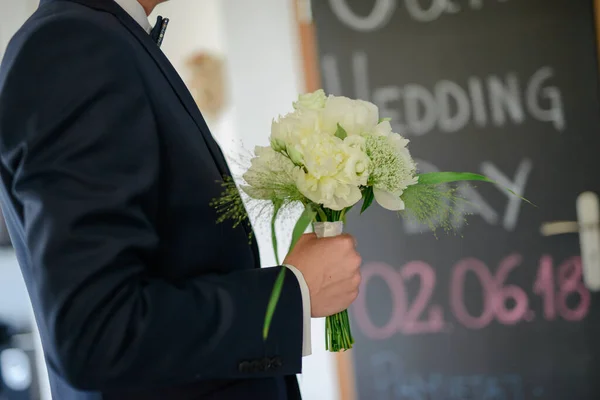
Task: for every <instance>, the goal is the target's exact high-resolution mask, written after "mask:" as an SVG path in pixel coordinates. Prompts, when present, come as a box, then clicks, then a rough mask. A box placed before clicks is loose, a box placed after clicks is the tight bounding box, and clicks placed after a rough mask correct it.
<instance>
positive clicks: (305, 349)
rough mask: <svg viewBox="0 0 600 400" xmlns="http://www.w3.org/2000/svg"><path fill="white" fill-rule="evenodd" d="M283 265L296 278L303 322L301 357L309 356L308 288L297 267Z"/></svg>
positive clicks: (310, 350) (310, 346)
mask: <svg viewBox="0 0 600 400" xmlns="http://www.w3.org/2000/svg"><path fill="white" fill-rule="evenodd" d="M284 267H287V268H289V269H290V270H291V271H292V272H293V273H294V275H296V278H297V279H298V284H299V285H300V293H301V294H302V315H303V320H304V323H303V324H302V325H303V329H302V357H306V356H310V355H311V354H312V345H311V342H310V318H311V315H310V292H309V290H308V285H307V284H306V281H305V280H304V275H302V272H300V271H299V270H298V269H297V268H295V267H293V266H291V265H284Z"/></svg>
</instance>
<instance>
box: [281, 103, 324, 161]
mask: <svg viewBox="0 0 600 400" xmlns="http://www.w3.org/2000/svg"><path fill="white" fill-rule="evenodd" d="M320 131H321V120H320V113H319V112H318V111H315V110H310V109H306V110H302V111H296V112H293V113H290V114H287V115H286V116H284V117H280V118H279V119H278V120H276V121H275V120H274V121H273V122H272V123H271V138H270V140H271V147H272V148H273V150H275V151H287V147H288V146H290V145H297V144H299V143H301V142H302V141H303V140H304V139H305V138H306V137H307V136H310V135H313V134H315V133H317V132H320ZM296 150H299V149H296Z"/></svg>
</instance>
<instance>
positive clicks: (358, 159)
mask: <svg viewBox="0 0 600 400" xmlns="http://www.w3.org/2000/svg"><path fill="white" fill-rule="evenodd" d="M347 155H348V158H347V160H346V162H345V163H344V174H343V175H342V176H341V177H340V179H341V180H343V181H345V182H347V183H349V184H353V185H354V186H364V185H366V184H367V181H368V179H369V161H370V160H369V157H368V156H367V154H366V153H363V152H361V151H358V150H355V151H351V152H349V153H347Z"/></svg>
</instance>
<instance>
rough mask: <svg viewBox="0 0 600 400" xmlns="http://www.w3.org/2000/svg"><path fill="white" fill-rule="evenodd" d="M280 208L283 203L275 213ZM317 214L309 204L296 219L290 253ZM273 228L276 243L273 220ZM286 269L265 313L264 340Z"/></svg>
mask: <svg viewBox="0 0 600 400" xmlns="http://www.w3.org/2000/svg"><path fill="white" fill-rule="evenodd" d="M280 208H281V205H280V206H279V207H276V211H275V215H276V214H277V212H278V211H279V209H280ZM316 214H317V213H316V211H315V210H314V209H313V208H312V207H311V206H310V205H307V206H306V207H305V208H304V212H303V213H302V215H301V216H300V218H298V221H296V225H295V226H294V230H293V233H292V242H291V243H290V249H289V251H288V253H289V252H290V251H292V249H293V248H294V246H295V245H296V243H298V240H299V239H300V237H301V236H302V235H303V234H304V232H306V229H307V228H308V227H309V226H310V224H311V222H312V221H313V220H314V219H315V215H316ZM273 221H275V216H273ZM271 229H272V232H273V234H272V236H273V238H275V239H274V240H275V242H274V243H276V241H277V239H276V237H275V225H274V222H272V225H271ZM277 264H279V261H277ZM285 270H286V268H285V267H283V268H281V271H279V274H278V275H277V279H276V280H275V285H274V286H273V291H272V292H271V297H270V298H269V303H268V305H267V313H266V315H265V323H264V325H263V339H264V340H267V338H268V337H269V329H270V328H271V321H273V315H274V314H275V308H277V303H278V302H279V297H281V290H282V289H283V281H284V278H285Z"/></svg>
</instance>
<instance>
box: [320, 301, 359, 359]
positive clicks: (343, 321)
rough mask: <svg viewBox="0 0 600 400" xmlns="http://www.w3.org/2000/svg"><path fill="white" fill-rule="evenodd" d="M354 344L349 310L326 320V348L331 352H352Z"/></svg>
mask: <svg viewBox="0 0 600 400" xmlns="http://www.w3.org/2000/svg"><path fill="white" fill-rule="evenodd" d="M353 344H354V338H353V337H352V331H351V329H350V319H349V318H348V310H344V311H342V312H341V313H338V314H335V315H332V316H330V317H327V318H326V320H325V348H326V350H327V351H330V352H334V353H335V352H339V351H345V350H350V349H351V348H352V345H353Z"/></svg>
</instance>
